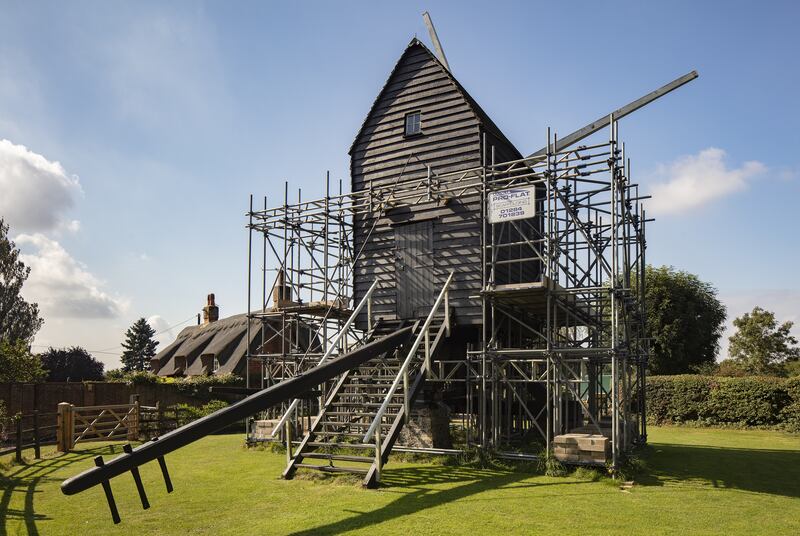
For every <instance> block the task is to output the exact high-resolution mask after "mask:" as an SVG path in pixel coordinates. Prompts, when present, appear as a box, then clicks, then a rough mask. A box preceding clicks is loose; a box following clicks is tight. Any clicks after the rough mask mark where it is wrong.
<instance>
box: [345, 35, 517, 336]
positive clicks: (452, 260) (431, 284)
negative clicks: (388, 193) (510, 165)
mask: <svg viewBox="0 0 800 536" xmlns="http://www.w3.org/2000/svg"><path fill="white" fill-rule="evenodd" d="M415 111H420V112H421V114H422V134H420V135H416V136H411V137H406V136H405V135H404V134H405V124H404V122H405V115H406V114H407V113H409V112H415ZM484 133H486V138H487V146H489V145H495V154H496V155H497V157H498V159H502V160H508V159H516V158H521V156H520V154H519V152H518V151H517V150H516V149H515V148H514V147H513V145H511V143H510V142H509V141H508V140H507V139H506V138H505V136H503V134H502V133H501V132H500V131H499V129H497V127H496V126H495V125H494V123H493V122H492V121H491V119H489V118H488V116H486V114H485V113H484V112H483V110H481V109H480V107H479V106H478V105H477V103H475V101H474V100H473V99H472V98H471V97H470V96H469V95H468V94H467V92H466V91H465V90H464V89H463V88H462V87H461V86H460V84H459V83H458V82H457V81H456V80H455V79H454V78H453V77H452V75H451V74H450V73H449V72H448V71H447V70H446V69H445V68H444V67H443V66H442V65H441V63H439V61H438V60H437V59H436V58H435V56H434V55H433V54H432V53H431V52H430V51H429V50H428V49H427V48H426V47H425V46H424V45H423V44H422V43H420V42H419V41H418V40H416V39H414V40H412V41H411V43H410V44H409V45H408V47H407V48H406V50H405V52H404V53H403V55H402V56H401V57H400V60H399V61H398V63H397V65H396V66H395V68H394V70H393V71H392V73H391V75H390V76H389V79H388V80H387V82H386V84H385V86H384V87H383V89H382V90H381V92H380V94H379V95H378V98H377V99H376V100H375V102H374V104H373V106H372V108H371V110H370V112H369V114H368V115H367V118H366V119H365V121H364V123H363V125H362V127H361V130H360V131H359V133H358V135H357V136H356V139H355V141H354V142H353V145H352V147H351V149H350V157H351V178H352V184H351V188H352V191H354V192H356V191H360V190H365V189H368V188H370V187H372V188H373V189H377V188H387V187H388V188H391V185H393V184H394V183H395V182H396V181H397V180H398V179H400V178H402V179H403V180H406V179H412V178H417V179H421V178H425V177H426V176H427V166H430V167H431V169H432V171H433V172H434V173H435V174H438V175H441V174H445V173H450V172H453V171H459V170H465V169H469V168H474V167H478V166H480V165H481V163H482V161H481V152H482V141H481V140H482V137H483V134H484ZM489 140H490V141H489ZM378 216H380V218H379V220H378V221H377V223H376V221H375V219H376V217H378ZM423 221H429V222H432V226H428V225H425V226H419V225H418V226H416V227H415V230H414V232H412V233H409V232H408V230H407V229H404V228H403V227H402V226H405V225H408V224H410V223H413V222H423ZM354 224H355V231H354V249H355V251H356V252H358V251H360V250H361V249H362V248H363V253H362V255H361V257H360V258H359V260H358V262H357V263H356V266H355V274H354V285H355V301H356V302H358V301H359V300H360V299H361V297H362V296H363V295H364V293H365V292H366V290H367V289H368V288H369V286H370V285H371V284H372V282H373V281H374V280H375V279H376V278H378V279H379V280H380V283H379V286H378V289H377V290H376V294H374V295H373V303H374V305H373V312H374V314H375V315H376V316H378V317H384V318H387V319H392V318H396V317H397V312H398V307H399V308H400V309H401V312H402V311H403V307H402V304H403V303H407V302H408V300H411V302H413V306H414V307H412V309H414V312H415V314H412V315H410V316H423V315H424V314H427V310H425V307H418V306H419V305H420V297H419V294H420V292H422V293H426V294H429V295H430V296H429V300H428V301H429V304H428V310H429V305H430V304H432V303H433V300H434V299H435V295H436V293H438V292H439V290H440V289H441V287H442V285H443V284H444V281H445V279H446V278H447V275H448V274H449V273H450V272H451V271H455V278H454V284H453V286H452V287H451V293H450V302H451V305H452V306H453V308H454V309H455V310H456V315H457V321H458V322H459V323H460V324H477V323H480V320H481V317H480V315H481V307H480V299H476V298H475V297H474V296H476V295H477V294H478V293H479V292H480V287H481V251H480V239H481V238H480V237H481V203H480V196H479V195H469V196H464V197H461V198H459V199H453V200H451V201H450V202H449V203H448V204H446V205H445V206H439V205H437V203H436V202H435V201H433V202H423V203H420V204H416V205H414V206H406V207H398V208H395V209H390V210H389V211H387V212H386V213H384V214H382V215H379V214H378V213H373V214H372V215H370V216H366V217H365V216H360V217H357V219H356V220H355V222H354ZM431 227H432V231H430V232H431V233H432V237H431V240H430V242H431V243H432V255H431V258H430V259H425V258H417V259H416V260H415V261H414V260H413V259H412V261H411V262H412V265H409V264H408V263H409V262H410V261H409V258H412V257H414V256H415V255H413V254H408V252H409V251H411V252H420V251H421V252H426V251H427V248H428V245H427V244H428V242H427V241H426V240H425V237H417V236H416V235H415V234H414V233H417V234H418V233H422V232H429V231H427V229H430V228H431ZM409 237H411V238H409ZM416 238H419V240H416ZM409 240H410V242H409ZM409 243H411V246H410V249H408V250H405V249H404V248H405V247H406V245H407V244H409ZM401 250H402V251H401ZM404 252H405V253H404ZM416 256H417V257H419V255H418V254H417V255H416ZM404 263H405V264H404ZM398 266H399V267H400V268H398ZM404 267H405V268H404ZM404 270H406V271H407V273H405V274H403V273H400V272H402V271H404ZM425 270H427V272H426V273H424V274H423V273H422V272H423V271H425ZM409 274H411V275H409ZM427 274H432V276H430V277H429V276H428V275H427ZM398 280H400V281H401V284H407V283H408V282H409V280H411V283H413V285H412V286H414V289H413V290H412V289H405V288H404V289H401V292H399V293H398V289H397V281H398ZM426 289H427V290H426ZM470 296H473V297H472V298H470ZM398 303H400V304H401V305H398ZM405 310H406V311H407V310H408V308H406V309H405ZM423 311H424V312H423ZM401 316H406V317H407V316H409V314H408V313H403V314H402V315H401ZM365 323H366V317H365V316H363V315H362V317H361V318H360V319H359V324H360V327H362V328H363V326H364V324H365Z"/></svg>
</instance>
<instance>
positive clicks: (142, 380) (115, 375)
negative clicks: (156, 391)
mask: <svg viewBox="0 0 800 536" xmlns="http://www.w3.org/2000/svg"><path fill="white" fill-rule="evenodd" d="M105 379H106V381H107V382H114V383H127V384H128V385H144V384H150V385H153V384H156V383H159V381H160V378H159V377H158V376H157V375H156V374H153V373H152V372H145V371H138V372H137V371H133V372H125V371H124V370H122V369H113V370H109V371H108V372H106V375H105Z"/></svg>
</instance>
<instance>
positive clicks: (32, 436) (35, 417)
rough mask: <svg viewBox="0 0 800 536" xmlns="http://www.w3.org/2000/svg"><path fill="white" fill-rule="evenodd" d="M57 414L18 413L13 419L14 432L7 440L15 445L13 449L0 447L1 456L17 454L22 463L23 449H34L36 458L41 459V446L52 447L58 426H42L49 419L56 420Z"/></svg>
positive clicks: (17, 459)
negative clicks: (27, 425) (27, 426)
mask: <svg viewBox="0 0 800 536" xmlns="http://www.w3.org/2000/svg"><path fill="white" fill-rule="evenodd" d="M55 418H56V413H40V412H39V411H34V412H33V413H29V414H22V413H18V414H17V415H15V416H14V417H12V418H11V421H12V422H13V428H14V429H13V431H12V432H10V433H9V434H8V438H7V440H8V441H9V442H12V441H13V443H14V446H13V447H5V448H2V447H0V455H4V454H9V453H11V452H14V453H15V459H16V461H17V462H22V451H23V449H27V448H31V447H33V449H34V456H35V457H36V459H39V458H41V446H42V445H52V444H53V443H55V440H53V439H52V438H54V437H55V435H56V430H57V425H55V424H52V425H44V426H43V425H42V423H44V422H47V420H48V419H53V420H54V419H55ZM27 423H30V424H29V426H30V428H26V427H25V426H26V424H27ZM51 432H52V433H51Z"/></svg>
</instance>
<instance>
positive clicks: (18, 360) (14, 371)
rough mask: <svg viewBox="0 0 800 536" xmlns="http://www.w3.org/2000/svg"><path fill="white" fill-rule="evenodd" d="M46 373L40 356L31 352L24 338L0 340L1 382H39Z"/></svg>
mask: <svg viewBox="0 0 800 536" xmlns="http://www.w3.org/2000/svg"><path fill="white" fill-rule="evenodd" d="M46 375H47V373H46V372H45V371H44V369H42V362H41V360H40V359H39V356H37V355H33V354H31V352H30V348H29V347H28V344H27V343H26V342H25V341H24V340H22V339H17V340H16V341H14V342H11V341H8V340H0V382H2V383H12V382H20V383H24V382H38V381H41V380H42V379H43V378H44V377H45V376H46Z"/></svg>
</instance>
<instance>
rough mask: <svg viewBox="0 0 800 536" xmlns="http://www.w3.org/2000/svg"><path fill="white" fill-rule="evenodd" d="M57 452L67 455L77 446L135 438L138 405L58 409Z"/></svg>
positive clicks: (62, 404) (61, 407)
mask: <svg viewBox="0 0 800 536" xmlns="http://www.w3.org/2000/svg"><path fill="white" fill-rule="evenodd" d="M58 432H59V433H58V450H59V451H62V452H67V451H69V450H70V449H72V448H73V447H74V446H75V445H77V444H78V443H85V442H88V441H114V440H117V439H126V440H129V441H135V440H137V439H138V438H139V402H138V400H137V401H135V402H134V403H133V404H116V405H111V406H84V407H75V406H73V405H72V404H68V403H66V402H62V403H61V404H59V405H58Z"/></svg>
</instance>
